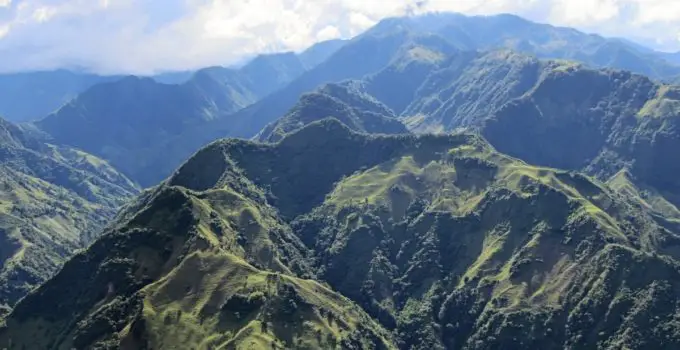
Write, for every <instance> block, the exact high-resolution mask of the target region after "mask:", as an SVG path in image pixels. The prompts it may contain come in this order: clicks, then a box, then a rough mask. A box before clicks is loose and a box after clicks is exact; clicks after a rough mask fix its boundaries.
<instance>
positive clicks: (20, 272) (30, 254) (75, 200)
mask: <svg viewBox="0 0 680 350" xmlns="http://www.w3.org/2000/svg"><path fill="white" fill-rule="evenodd" d="M0 188H2V191H0V241H1V242H2V244H1V245H0V260H1V261H2V268H0V305H3V306H4V307H7V306H10V307H11V306H13V305H14V303H16V302H17V301H18V300H19V299H20V298H21V297H23V296H24V295H25V294H26V293H27V292H28V291H30V290H31V289H32V288H34V287H36V286H37V285H38V284H40V283H41V282H43V281H45V280H46V279H48V278H49V277H51V276H52V275H53V274H54V273H55V272H56V271H57V270H58V269H59V267H61V265H62V264H63V263H64V262H65V261H66V260H67V259H68V258H69V257H70V256H71V255H72V254H73V253H74V252H75V251H76V250H77V249H80V248H83V247H85V246H87V245H88V244H89V243H90V242H92V241H93V240H94V238H96V237H98V235H99V233H100V230H101V229H102V228H103V226H104V225H106V224H107V223H108V221H109V220H110V219H111V218H112V217H113V216H114V214H115V213H116V211H117V210H118V207H120V206H121V205H123V204H124V203H125V201H126V200H128V199H131V198H132V196H133V195H135V194H136V193H137V192H138V189H137V187H135V185H133V183H132V182H131V181H130V180H128V179H127V178H126V177H125V176H123V175H121V174H120V173H118V172H117V171H116V170H115V169H113V168H112V167H111V166H110V165H109V164H108V163H106V162H105V161H103V160H101V159H99V158H96V157H94V156H92V155H89V154H87V153H84V152H81V151H78V150H75V149H70V148H66V147H58V146H54V145H50V144H46V143H44V142H42V141H41V140H40V139H39V138H36V137H35V136H34V135H33V134H32V133H31V132H28V131H26V130H22V129H20V128H19V127H17V126H15V125H13V124H11V123H9V122H6V121H4V120H2V119H0Z"/></svg>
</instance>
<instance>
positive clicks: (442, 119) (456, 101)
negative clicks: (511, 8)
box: [401, 50, 570, 132]
mask: <svg viewBox="0 0 680 350" xmlns="http://www.w3.org/2000/svg"><path fill="white" fill-rule="evenodd" d="M568 65H570V63H567V62H551V61H539V60H538V59H536V58H533V57H530V56H525V55H522V54H518V53H515V52H512V51H509V50H498V51H490V52H485V53H474V52H461V53H458V54H454V55H452V56H450V57H449V58H447V60H446V61H444V62H442V63H441V64H440V65H439V66H438V67H437V69H436V70H434V71H433V72H432V73H431V74H430V75H428V76H427V78H426V79H425V81H424V82H422V84H420V85H419V86H418V87H416V88H414V87H408V86H404V87H402V88H401V89H404V90H406V91H413V90H414V89H415V91H416V92H415V94H414V97H413V99H412V102H411V103H410V104H409V105H408V107H407V108H406V110H405V111H404V112H403V113H402V115H403V116H404V117H406V120H405V122H406V124H407V125H408V126H409V129H411V130H413V131H416V132H433V131H449V130H453V129H455V128H458V127H469V126H473V125H479V124H480V123H481V121H482V119H485V118H487V117H488V115H489V114H491V113H493V112H494V111H496V110H497V109H498V108H500V107H501V106H503V105H504V104H505V103H507V102H509V101H511V100H512V99H515V98H518V97H520V96H522V95H523V94H524V93H526V92H527V91H528V90H529V89H531V87H533V86H534V84H536V81H537V80H538V78H539V76H540V74H541V72H542V71H543V70H551V69H555V67H562V66H568Z"/></svg>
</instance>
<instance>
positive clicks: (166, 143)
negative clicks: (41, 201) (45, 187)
mask: <svg viewBox="0 0 680 350" xmlns="http://www.w3.org/2000/svg"><path fill="white" fill-rule="evenodd" d="M302 70H303V67H302V64H301V63H300V62H299V60H298V59H297V57H296V56H294V55H292V54H280V55H268V56H261V57H259V58H256V59H255V60H253V61H252V62H251V63H249V64H247V65H246V66H244V67H242V68H241V69H240V70H233V69H228V68H223V67H209V68H205V69H201V70H199V71H197V72H195V73H194V74H193V76H192V77H191V79H189V80H188V81H186V82H185V83H183V84H162V83H158V82H157V81H155V80H153V79H151V78H139V77H134V76H129V77H126V78H123V79H120V80H118V81H114V82H109V83H103V84H98V85H96V86H93V87H92V88H90V89H88V90H87V91H85V92H83V93H82V94H80V95H79V96H78V97H77V98H76V99H74V100H72V101H71V102H69V103H68V104H66V105H65V106H63V107H62V108H60V109H59V110H58V111H56V112H54V113H52V114H50V115H49V116H47V117H46V118H44V119H42V120H40V121H38V122H36V123H35V125H36V126H37V127H38V128H39V129H41V130H42V131H44V132H46V133H47V134H49V135H50V136H51V137H52V139H53V142H55V143H57V144H64V145H68V146H72V147H77V148H80V149H82V150H85V151H87V152H89V153H92V154H95V155H97V156H99V157H102V158H104V159H106V160H107V161H109V162H110V163H111V164H112V165H113V166H115V167H116V168H117V169H120V170H121V171H122V172H123V173H125V174H126V175H128V176H129V177H130V178H131V179H133V180H135V181H136V182H138V183H139V184H141V185H142V186H152V185H155V184H157V183H158V182H159V181H160V180H162V179H163V178H164V177H165V176H167V175H168V174H169V173H170V172H171V171H172V169H173V168H174V167H176V166H177V165H178V164H179V163H180V162H181V160H182V157H188V156H189V155H191V152H194V151H195V150H196V149H198V147H199V145H197V146H191V147H189V146H187V147H184V151H183V152H181V153H180V154H179V155H178V156H177V159H176V160H175V162H172V163H169V164H168V165H164V166H163V165H162V166H161V167H160V168H158V167H157V166H156V164H155V163H154V162H155V161H156V160H157V159H159V158H162V157H165V156H167V154H166V153H167V151H168V149H169V148H171V147H182V146H183V145H184V144H183V143H179V144H177V141H175V140H174V138H175V137H177V136H178V135H180V134H182V133H184V131H185V130H187V129H193V128H196V129H201V128H209V127H208V126H206V125H207V124H208V123H209V122H210V121H212V120H214V119H216V118H218V117H219V116H221V115H224V114H229V113H233V112H235V111H237V110H239V109H242V108H244V107H245V106H248V105H249V104H252V103H253V102H255V101H257V100H258V99H260V98H262V97H263V96H265V95H267V94H269V93H271V92H272V91H274V90H276V89H277V88H280V87H281V86H282V85H284V84H286V82H287V80H289V79H293V78H294V77H295V76H297V75H299V74H300V73H301V71H302ZM179 142H181V141H179ZM171 144H173V145H171Z"/></svg>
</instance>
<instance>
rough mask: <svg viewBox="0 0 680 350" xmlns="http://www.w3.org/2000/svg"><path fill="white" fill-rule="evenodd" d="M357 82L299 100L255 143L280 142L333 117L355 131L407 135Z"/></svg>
mask: <svg viewBox="0 0 680 350" xmlns="http://www.w3.org/2000/svg"><path fill="white" fill-rule="evenodd" d="M356 84H357V83H356V82H352V81H350V82H347V83H343V84H327V85H324V86H322V87H321V88H319V89H317V90H316V91H314V92H311V93H307V94H304V95H302V97H300V101H299V102H298V103H297V105H295V107H293V108H292V109H291V110H290V111H289V112H288V113H287V114H286V115H285V116H283V117H282V118H281V119H279V120H277V121H275V122H273V123H271V124H269V125H267V126H266V127H265V128H264V129H262V131H260V133H259V134H257V135H256V136H255V139H256V140H259V141H262V142H277V141H279V140H281V139H282V138H283V137H284V136H285V135H286V134H288V133H291V132H293V131H295V130H298V129H300V128H302V127H303V126H305V125H307V124H310V123H312V122H315V121H318V120H321V119H324V118H327V117H333V118H336V119H338V120H339V121H341V122H342V123H343V124H345V125H346V126H347V127H349V128H350V129H352V130H354V131H358V132H365V133H370V134H404V133H408V130H406V127H405V126H404V124H402V123H401V122H400V121H398V120H397V119H396V116H395V115H394V113H393V112H392V111H390V110H389V109H388V108H387V107H385V105H383V104H382V103H380V102H378V101H377V100H376V99H374V98H373V97H371V96H370V95H367V94H365V93H362V92H361V91H360V89H359V88H357V87H355V85H356Z"/></svg>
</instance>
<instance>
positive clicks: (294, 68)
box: [239, 52, 306, 98]
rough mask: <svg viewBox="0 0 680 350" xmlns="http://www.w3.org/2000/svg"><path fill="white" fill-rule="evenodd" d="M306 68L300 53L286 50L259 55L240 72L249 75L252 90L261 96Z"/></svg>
mask: <svg viewBox="0 0 680 350" xmlns="http://www.w3.org/2000/svg"><path fill="white" fill-rule="evenodd" d="M305 70H306V67H305V64H304V63H303V62H302V60H301V59H300V58H299V57H298V55H296V54H295V53H293V52H285V53H279V54H271V55H260V56H257V57H255V58H254V59H253V60H252V61H250V62H248V64H246V65H245V66H243V67H242V68H241V69H240V70H239V72H240V73H241V74H243V75H245V76H247V77H248V80H250V81H251V84H250V86H251V90H252V91H253V93H254V94H255V95H256V96H258V97H260V98H261V97H264V96H267V95H269V94H270V93H272V92H274V91H276V90H279V89H281V88H282V87H284V86H286V85H287V84H288V83H290V82H291V81H293V80H295V79H297V77H299V76H300V75H302V73H304V72H305Z"/></svg>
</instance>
